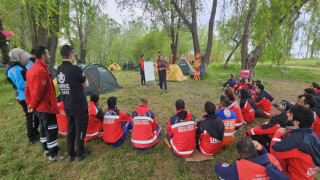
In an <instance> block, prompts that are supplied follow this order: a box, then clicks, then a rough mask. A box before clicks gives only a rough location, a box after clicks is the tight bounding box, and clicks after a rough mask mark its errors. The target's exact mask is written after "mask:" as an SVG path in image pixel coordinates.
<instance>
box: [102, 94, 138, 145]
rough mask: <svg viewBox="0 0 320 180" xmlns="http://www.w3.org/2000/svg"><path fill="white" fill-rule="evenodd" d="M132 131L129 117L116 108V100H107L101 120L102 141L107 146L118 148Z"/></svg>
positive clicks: (111, 98)
mask: <svg viewBox="0 0 320 180" xmlns="http://www.w3.org/2000/svg"><path fill="white" fill-rule="evenodd" d="M131 129H132V123H131V116H130V114H128V113H125V112H123V111H121V110H119V109H118V108H117V98H116V97H114V96H112V97H110V98H109V99H108V109H107V111H106V112H105V115H104V119H103V131H104V132H103V137H102V139H103V140H104V142H106V143H107V144H109V145H112V146H114V147H119V146H120V145H121V144H122V143H123V142H124V140H125V138H126V136H127V133H128V130H131Z"/></svg>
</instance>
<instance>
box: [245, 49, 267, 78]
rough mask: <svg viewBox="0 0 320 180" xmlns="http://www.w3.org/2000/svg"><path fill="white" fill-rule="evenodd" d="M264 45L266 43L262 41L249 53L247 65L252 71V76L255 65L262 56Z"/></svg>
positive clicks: (251, 75)
mask: <svg viewBox="0 0 320 180" xmlns="http://www.w3.org/2000/svg"><path fill="white" fill-rule="evenodd" d="M264 46H265V43H260V44H259V45H258V46H257V47H256V48H255V49H254V50H253V51H251V52H250V53H249V54H248V57H247V65H246V67H247V69H248V70H249V71H250V72H251V73H250V78H253V77H254V74H255V67H256V65H257V63H258V60H259V59H260V57H261V56H262V54H261V52H262V50H263V48H264Z"/></svg>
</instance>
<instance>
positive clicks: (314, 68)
mask: <svg viewBox="0 0 320 180" xmlns="http://www.w3.org/2000/svg"><path fill="white" fill-rule="evenodd" d="M287 67H288V68H294V69H310V70H320V67H303V66H287Z"/></svg>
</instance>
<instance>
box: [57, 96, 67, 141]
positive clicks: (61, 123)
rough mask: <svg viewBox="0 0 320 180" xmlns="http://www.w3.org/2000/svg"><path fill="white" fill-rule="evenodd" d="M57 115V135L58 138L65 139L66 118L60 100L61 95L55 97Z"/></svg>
mask: <svg viewBox="0 0 320 180" xmlns="http://www.w3.org/2000/svg"><path fill="white" fill-rule="evenodd" d="M57 102H58V108H59V114H57V115H56V117H57V123H58V134H59V135H60V136H64V137H67V134H68V118H67V115H66V112H65V111H64V105H63V100H62V95H61V94H60V95H59V96H58V97H57Z"/></svg>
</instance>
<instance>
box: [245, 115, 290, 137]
mask: <svg viewBox="0 0 320 180" xmlns="http://www.w3.org/2000/svg"><path fill="white" fill-rule="evenodd" d="M287 119H288V116H287V114H286V112H284V113H282V114H279V115H277V116H274V117H272V118H271V119H270V120H269V121H268V122H265V123H262V124H261V125H260V126H257V127H254V128H251V129H248V130H247V135H249V136H253V135H258V134H265V135H268V136H269V137H270V138H272V137H273V135H274V133H275V132H276V131H277V130H278V129H279V128H281V127H286V122H287Z"/></svg>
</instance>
